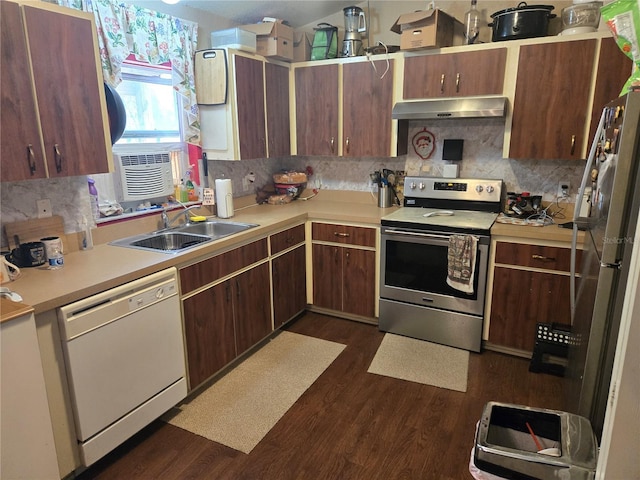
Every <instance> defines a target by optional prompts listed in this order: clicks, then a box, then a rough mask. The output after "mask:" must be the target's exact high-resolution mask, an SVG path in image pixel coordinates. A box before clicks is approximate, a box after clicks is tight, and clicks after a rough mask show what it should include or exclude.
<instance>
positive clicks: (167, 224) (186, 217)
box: [162, 204, 201, 228]
mask: <svg viewBox="0 0 640 480" xmlns="http://www.w3.org/2000/svg"><path fill="white" fill-rule="evenodd" d="M200 207H201V205H199V204H198V205H191V206H190V207H185V209H184V210H180V211H179V212H178V213H177V214H176V215H175V216H174V217H173V218H172V219H169V216H168V215H167V211H166V210H165V209H162V223H163V224H164V228H171V225H173V224H174V223H176V220H178V218H180V215H184V222H185V223H189V215H190V214H191V212H190V210H192V209H194V208H200Z"/></svg>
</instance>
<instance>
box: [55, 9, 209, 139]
mask: <svg viewBox="0 0 640 480" xmlns="http://www.w3.org/2000/svg"><path fill="white" fill-rule="evenodd" d="M57 1H58V3H59V4H60V5H64V6H67V7H71V8H75V9H77V10H84V11H86V12H91V13H93V15H94V16H95V20H96V27H97V30H98V44H99V47H100V58H101V62H102V70H103V72H104V77H105V81H106V82H107V83H109V84H111V85H112V86H114V87H115V86H117V85H118V84H119V83H120V82H121V81H122V72H121V68H122V63H123V62H124V60H125V59H126V58H127V57H128V56H129V55H130V54H133V55H135V58H136V60H138V61H141V62H147V63H150V64H153V65H158V64H161V63H166V62H171V72H172V74H171V76H172V81H173V88H174V89H175V90H176V91H177V92H178V93H179V94H180V95H181V96H182V98H183V111H182V120H183V125H184V138H183V140H184V141H185V142H188V143H193V144H199V143H200V121H199V116H198V104H197V102H196V91H195V81H194V69H193V59H194V53H195V51H196V47H197V43H198V24H197V23H194V22H188V21H185V20H181V19H179V18H176V17H172V16H170V15H167V14H164V13H160V12H154V11H152V10H148V9H146V8H142V7H138V6H135V5H128V4H125V3H121V2H116V1H114V0H57Z"/></svg>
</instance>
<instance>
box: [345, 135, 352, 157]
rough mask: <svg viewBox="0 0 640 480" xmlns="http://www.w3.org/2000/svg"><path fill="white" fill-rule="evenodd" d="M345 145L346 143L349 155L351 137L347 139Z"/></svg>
mask: <svg viewBox="0 0 640 480" xmlns="http://www.w3.org/2000/svg"><path fill="white" fill-rule="evenodd" d="M345 143H346V147H347V153H349V145H350V143H351V142H350V141H349V137H347V140H346V142H345Z"/></svg>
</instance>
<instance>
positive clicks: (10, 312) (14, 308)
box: [0, 297, 33, 323]
mask: <svg viewBox="0 0 640 480" xmlns="http://www.w3.org/2000/svg"><path fill="white" fill-rule="evenodd" d="M31 312H33V307H31V306H30V305H25V304H24V303H21V302H13V301H11V300H9V299H8V298H4V297H2V298H0V323H3V322H8V321H9V320H13V319H16V318H20V317H22V316H23V315H27V314H29V313H31Z"/></svg>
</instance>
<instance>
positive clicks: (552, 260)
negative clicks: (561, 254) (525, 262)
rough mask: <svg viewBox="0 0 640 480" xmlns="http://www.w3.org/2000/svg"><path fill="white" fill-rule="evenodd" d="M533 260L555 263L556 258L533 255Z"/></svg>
mask: <svg viewBox="0 0 640 480" xmlns="http://www.w3.org/2000/svg"><path fill="white" fill-rule="evenodd" d="M531 258H533V259H534V260H542V261H543V262H555V260H556V259H555V258H553V257H545V256H544V255H531Z"/></svg>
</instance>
